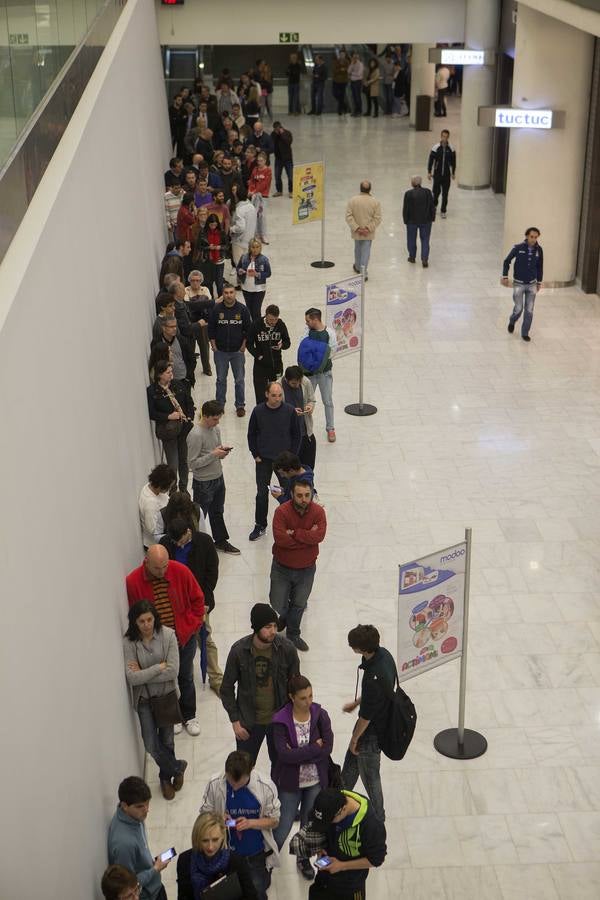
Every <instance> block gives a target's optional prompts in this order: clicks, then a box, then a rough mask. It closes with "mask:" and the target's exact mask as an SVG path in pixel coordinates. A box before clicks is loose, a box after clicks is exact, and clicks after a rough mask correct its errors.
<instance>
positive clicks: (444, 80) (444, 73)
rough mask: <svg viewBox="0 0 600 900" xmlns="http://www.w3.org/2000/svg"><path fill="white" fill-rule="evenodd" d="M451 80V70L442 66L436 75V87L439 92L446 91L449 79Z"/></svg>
mask: <svg viewBox="0 0 600 900" xmlns="http://www.w3.org/2000/svg"><path fill="white" fill-rule="evenodd" d="M449 78H450V69H448V68H446V66H442V67H441V69H438V70H437V72H436V74H435V86H436V87H437V88H438V90H442V91H445V90H446V88H447V87H448V79H449Z"/></svg>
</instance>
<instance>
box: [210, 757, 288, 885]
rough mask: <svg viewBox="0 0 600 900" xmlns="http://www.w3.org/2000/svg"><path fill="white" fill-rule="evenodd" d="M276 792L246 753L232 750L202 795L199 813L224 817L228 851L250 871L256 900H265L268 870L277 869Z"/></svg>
mask: <svg viewBox="0 0 600 900" xmlns="http://www.w3.org/2000/svg"><path fill="white" fill-rule="evenodd" d="M279 810H280V803H279V797H278V796H277V788H276V787H275V785H274V784H273V782H272V781H271V779H270V778H269V777H268V776H267V775H263V774H262V773H261V772H256V771H255V770H254V768H253V762H252V757H251V756H250V754H249V753H244V752H243V751H241V750H234V751H233V753H230V754H229V756H228V757H227V759H226V760H225V771H224V772H223V774H219V775H213V777H212V778H211V779H210V781H209V782H208V784H207V785H206V789H205V791H204V796H203V798H202V805H201V806H200V813H205V812H212V813H215V814H216V815H219V816H224V817H225V824H226V825H227V828H228V830H229V843H230V845H231V848H232V850H235V852H236V853H238V854H239V856H244V857H245V858H246V862H247V863H248V866H249V867H250V874H251V876H252V883H253V884H254V887H255V888H256V893H257V896H258V900H267V891H268V889H269V887H270V884H271V869H273V868H274V867H276V866H279V852H278V850H277V844H276V843H275V839H274V838H273V829H274V828H276V827H277V825H278V824H279Z"/></svg>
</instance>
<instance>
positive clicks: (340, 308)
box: [325, 275, 362, 356]
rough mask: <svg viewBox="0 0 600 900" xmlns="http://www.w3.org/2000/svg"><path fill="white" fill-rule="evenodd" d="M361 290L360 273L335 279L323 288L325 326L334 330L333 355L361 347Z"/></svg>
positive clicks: (339, 354)
mask: <svg viewBox="0 0 600 900" xmlns="http://www.w3.org/2000/svg"><path fill="white" fill-rule="evenodd" d="M361 291H362V275H355V276H354V278H345V279H344V280H343V281H336V282H335V284H328V285H327V286H326V288H325V305H326V307H327V326H328V327H329V328H333V330H334V332H335V340H336V348H335V351H334V355H335V356H347V355H348V354H349V353H355V352H356V351H357V350H360V348H361V344H362V317H361V310H360V295H361Z"/></svg>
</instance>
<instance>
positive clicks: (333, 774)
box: [317, 716, 344, 791]
mask: <svg viewBox="0 0 600 900" xmlns="http://www.w3.org/2000/svg"><path fill="white" fill-rule="evenodd" d="M317 725H318V727H319V733H320V735H321V738H322V737H323V732H322V731H321V717H320V716H319V718H318V720H317ZM327 787H329V788H336V790H338V791H341V790H342V789H343V787H344V782H343V781H342V767H341V766H338V764H337V763H336V762H335V761H334V759H333V757H332V756H331V754H329V759H328V760H327Z"/></svg>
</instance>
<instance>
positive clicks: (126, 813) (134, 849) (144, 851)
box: [108, 775, 169, 900]
mask: <svg viewBox="0 0 600 900" xmlns="http://www.w3.org/2000/svg"><path fill="white" fill-rule="evenodd" d="M151 797H152V794H151V792H150V788H149V787H148V785H147V784H146V782H145V781H144V780H143V778H138V777H137V776H135V775H131V776H130V777H129V778H125V780H124V781H122V782H121V784H120V785H119V805H118V806H117V811H116V813H115V814H114V816H113V817H112V821H111V823H110V826H109V829H108V861H109V863H110V864H111V865H113V864H118V865H120V866H124V867H125V868H126V869H129V870H130V871H132V872H135V875H136V877H137V880H138V882H139V884H140V886H141V889H142V891H141V894H140V900H167V894H166V891H165V889H164V887H163V884H162V880H161V877H160V873H161V872H162V870H163V869H164V868H166V867H167V866H168V865H169V861H168V860H167V862H163V861H162V860H161V858H160V856H158V857H157V858H156V859H154V858H153V856H152V854H151V853H150V849H149V847H148V838H147V836H146V828H145V826H144V821H145V819H146V816H147V815H148V809H149V807H150V798H151Z"/></svg>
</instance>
